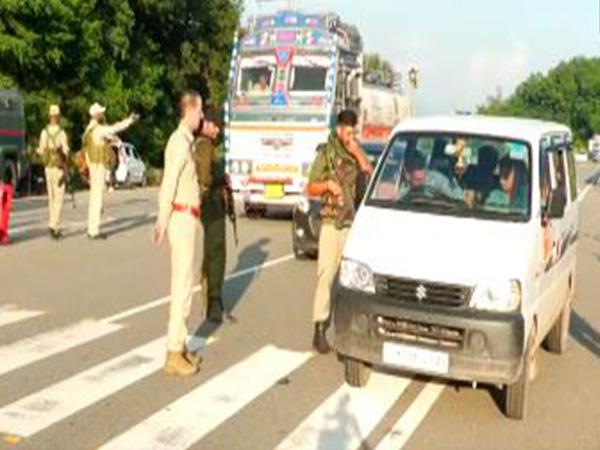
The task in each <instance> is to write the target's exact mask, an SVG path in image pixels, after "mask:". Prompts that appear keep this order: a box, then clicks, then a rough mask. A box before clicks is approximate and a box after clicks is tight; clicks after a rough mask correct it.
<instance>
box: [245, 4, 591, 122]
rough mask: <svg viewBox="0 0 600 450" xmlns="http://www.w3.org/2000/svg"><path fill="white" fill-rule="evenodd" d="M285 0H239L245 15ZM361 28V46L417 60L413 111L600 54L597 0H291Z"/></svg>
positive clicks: (441, 107)
mask: <svg viewBox="0 0 600 450" xmlns="http://www.w3.org/2000/svg"><path fill="white" fill-rule="evenodd" d="M286 5H287V2H286V1H277V0H275V1H273V0H268V1H263V2H260V1H257V0H245V12H244V17H245V19H247V17H249V16H250V15H253V14H257V13H268V12H272V11H275V10H278V9H283V8H285V7H286ZM296 7H297V8H298V9H299V10H301V11H304V12H325V11H333V12H335V13H337V14H339V15H340V16H341V18H342V20H344V21H346V22H349V23H353V24H355V25H357V26H358V28H359V29H360V31H361V33H362V36H363V41H364V43H365V51H366V52H377V53H380V54H381V55H382V56H384V57H385V58H387V59H388V60H389V61H390V62H391V63H392V65H393V66H394V67H395V68H396V69H397V70H399V71H401V72H402V73H403V75H404V78H406V72H407V70H408V67H409V66H410V65H411V64H414V65H416V66H417V67H418V68H419V89H418V91H417V94H416V112H417V114H437V113H450V112H452V111H455V110H457V109H460V110H470V111H473V110H475V109H476V107H477V105H480V104H483V103H485V101H486V98H487V96H488V95H490V94H494V93H495V92H497V90H498V88H499V89H501V92H502V94H503V95H504V96H505V97H506V96H508V95H510V94H511V93H512V92H513V91H514V89H515V87H516V86H518V84H519V83H521V82H522V81H524V80H525V79H527V77H528V76H529V75H531V74H532V73H535V72H542V73H546V72H547V71H548V70H549V69H550V68H552V67H553V66H555V65H557V64H558V63H559V62H560V61H562V60H565V59H571V58H573V57H576V56H600V0H415V1H408V0H320V1H316V0H304V1H303V0H297V1H296Z"/></svg>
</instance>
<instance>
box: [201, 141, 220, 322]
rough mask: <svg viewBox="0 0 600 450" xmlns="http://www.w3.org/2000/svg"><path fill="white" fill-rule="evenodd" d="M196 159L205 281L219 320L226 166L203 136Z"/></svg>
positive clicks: (210, 304)
mask: <svg viewBox="0 0 600 450" xmlns="http://www.w3.org/2000/svg"><path fill="white" fill-rule="evenodd" d="M194 159H195V161H196V171H197V173H198V182H199V184H200V190H201V193H202V226H203V228H204V254H203V260H202V278H203V280H205V281H206V287H207V289H206V299H207V311H208V316H209V319H216V320H220V319H221V317H222V314H223V309H224V307H223V295H222V291H223V280H224V278H225V262H226V253H227V244H226V239H225V230H226V215H227V211H226V205H225V192H224V189H225V187H226V181H225V163H224V157H223V153H222V152H220V151H219V147H217V146H216V145H215V144H214V143H213V142H212V141H211V140H210V139H208V138H206V137H201V138H199V139H198V140H197V141H196V144H195V146H194Z"/></svg>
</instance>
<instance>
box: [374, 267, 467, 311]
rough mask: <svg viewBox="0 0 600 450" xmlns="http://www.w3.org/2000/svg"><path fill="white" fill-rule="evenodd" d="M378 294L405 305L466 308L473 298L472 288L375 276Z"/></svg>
mask: <svg viewBox="0 0 600 450" xmlns="http://www.w3.org/2000/svg"><path fill="white" fill-rule="evenodd" d="M375 287H376V290H377V293H379V294H382V295H385V296H387V297H390V298H393V299H396V300H399V301H401V302H405V303H419V304H423V305H438V306H448V307H451V308H460V307H462V306H465V305H466V303H467V302H468V301H469V298H470V296H471V288H469V287H466V286H458V285H452V284H443V283H432V282H430V281H419V280H411V279H408V278H394V277H388V276H383V275H376V276H375Z"/></svg>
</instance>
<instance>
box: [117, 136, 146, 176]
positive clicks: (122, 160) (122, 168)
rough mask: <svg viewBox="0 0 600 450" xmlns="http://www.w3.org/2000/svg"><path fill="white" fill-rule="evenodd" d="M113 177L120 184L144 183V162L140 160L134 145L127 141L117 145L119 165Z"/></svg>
mask: <svg viewBox="0 0 600 450" xmlns="http://www.w3.org/2000/svg"><path fill="white" fill-rule="evenodd" d="M115 178H116V181H117V183H118V184H120V185H132V184H138V185H140V186H145V185H146V182H147V173H146V164H144V162H143V161H142V158H141V157H140V154H139V153H138V151H137V149H136V148H135V145H133V144H131V143H129V142H123V143H122V144H121V145H120V147H119V165H118V166H117V170H116V172H115Z"/></svg>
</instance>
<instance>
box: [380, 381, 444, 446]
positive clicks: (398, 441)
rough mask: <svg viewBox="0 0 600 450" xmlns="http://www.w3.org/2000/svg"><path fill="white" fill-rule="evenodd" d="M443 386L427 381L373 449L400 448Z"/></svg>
mask: <svg viewBox="0 0 600 450" xmlns="http://www.w3.org/2000/svg"><path fill="white" fill-rule="evenodd" d="M444 387H445V386H444V385H443V384H438V383H427V385H426V386H425V387H424V388H423V390H422V391H421V392H420V393H419V395H418V396H417V398H416V399H415V400H414V401H413V402H412V403H411V405H410V406H409V408H408V409H407V410H406V412H405V413H404V414H403V415H402V417H400V419H399V420H398V422H396V423H395V424H394V426H393V427H392V430H391V431H390V432H389V433H388V434H387V435H386V436H385V437H384V438H383V439H382V440H381V442H380V443H379V445H378V446H377V447H376V448H375V450H400V449H402V448H403V447H404V446H405V445H406V443H407V442H408V440H409V439H410V438H411V436H412V435H413V433H414V432H415V431H416V429H417V428H418V427H419V425H420V424H421V422H423V419H425V417H426V416H427V413H428V412H429V410H430V409H431V408H432V407H433V405H434V404H435V402H436V401H437V399H438V398H439V397H440V395H441V394H442V392H443V391H444Z"/></svg>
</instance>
